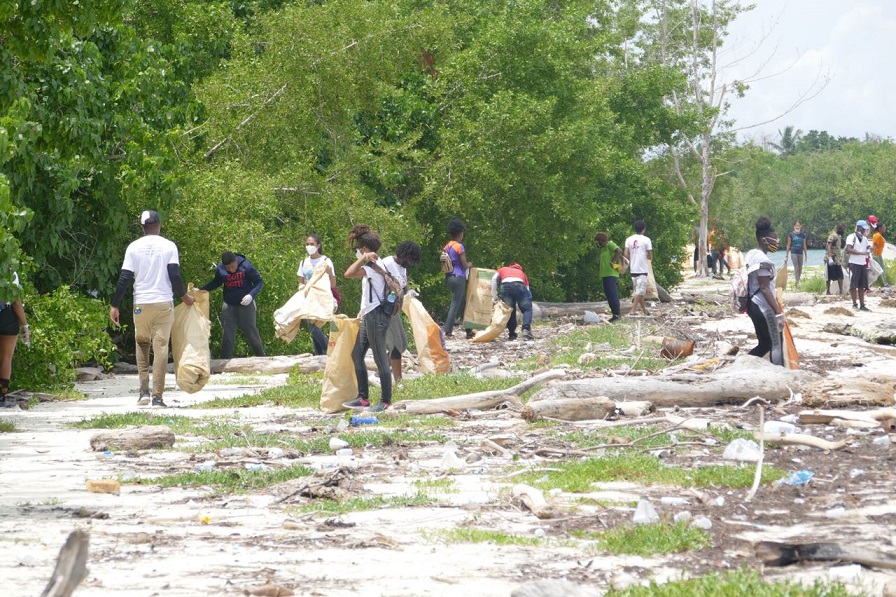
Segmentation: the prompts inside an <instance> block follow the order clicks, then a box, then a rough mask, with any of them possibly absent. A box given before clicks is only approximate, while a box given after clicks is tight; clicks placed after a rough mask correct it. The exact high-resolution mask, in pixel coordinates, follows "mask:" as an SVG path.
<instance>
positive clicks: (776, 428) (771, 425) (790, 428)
mask: <svg viewBox="0 0 896 597" xmlns="http://www.w3.org/2000/svg"><path fill="white" fill-rule="evenodd" d="M762 430H763V431H765V432H766V433H796V425H793V424H792V423H785V422H784V421H766V422H765V424H764V425H763V426H762Z"/></svg>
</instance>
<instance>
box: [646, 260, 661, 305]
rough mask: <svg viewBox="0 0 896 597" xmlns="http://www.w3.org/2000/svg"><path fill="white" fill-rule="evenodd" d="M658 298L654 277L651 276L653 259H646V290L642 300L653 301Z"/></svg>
mask: <svg viewBox="0 0 896 597" xmlns="http://www.w3.org/2000/svg"><path fill="white" fill-rule="evenodd" d="M657 298H659V295H657V293H656V278H654V277H653V261H651V260H650V259H648V260H647V292H646V293H645V294H644V300H647V301H655V300H656V299H657Z"/></svg>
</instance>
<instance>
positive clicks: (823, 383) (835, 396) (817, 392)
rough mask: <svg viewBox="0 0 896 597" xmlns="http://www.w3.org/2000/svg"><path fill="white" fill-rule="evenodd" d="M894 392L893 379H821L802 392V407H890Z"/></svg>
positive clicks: (895, 388) (895, 386)
mask: <svg viewBox="0 0 896 597" xmlns="http://www.w3.org/2000/svg"><path fill="white" fill-rule="evenodd" d="M894 392H896V379H893V378H887V379H883V378H872V379H862V378H851V379H833V378H829V379H822V380H820V381H816V382H814V383H811V384H809V385H808V386H807V387H806V388H805V389H804V390H803V405H804V406H807V407H819V406H821V407H827V408H838V407H853V406H892V405H893V404H896V401H894V399H893V395H894Z"/></svg>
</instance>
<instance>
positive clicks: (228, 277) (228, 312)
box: [201, 251, 264, 359]
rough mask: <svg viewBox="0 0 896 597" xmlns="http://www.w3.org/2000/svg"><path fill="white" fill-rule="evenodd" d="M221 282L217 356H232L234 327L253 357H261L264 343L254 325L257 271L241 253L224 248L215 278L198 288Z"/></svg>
mask: <svg viewBox="0 0 896 597" xmlns="http://www.w3.org/2000/svg"><path fill="white" fill-rule="evenodd" d="M222 284H223V285H224V306H223V311H222V312H221V327H222V328H223V329H222V331H221V358H222V359H230V358H233V345H234V342H235V340H236V330H237V328H239V329H240V331H241V332H243V336H245V337H246V341H247V342H248V343H249V346H250V347H251V348H252V352H253V353H255V356H257V357H263V356H264V344H262V342H261V334H259V333H258V326H257V325H256V324H255V320H256V316H257V314H258V309H257V308H256V305H255V299H256V298H258V293H259V292H261V289H262V287H263V286H264V282H263V281H262V279H261V274H259V273H258V270H257V269H255V266H254V265H252V262H251V261H249V260H248V259H246V256H245V255H241V254H239V253H232V252H230V251H224V252H223V253H221V263H219V264H218V267H216V268H215V277H214V278H213V279H212V281H211V282H209V283H208V284H206V285H205V286H203V287H202V288H201V290H208V291H212V290H214V289H215V288H217V287H218V286H221V285H222Z"/></svg>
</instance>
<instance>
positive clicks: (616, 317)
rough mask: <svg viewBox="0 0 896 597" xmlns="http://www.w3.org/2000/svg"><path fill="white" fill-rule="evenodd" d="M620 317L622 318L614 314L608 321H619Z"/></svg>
mask: <svg viewBox="0 0 896 597" xmlns="http://www.w3.org/2000/svg"><path fill="white" fill-rule="evenodd" d="M620 319H622V318H621V317H619V316H618V315H614V316H613V317H611V318H610V323H613V322H614V321H619V320H620Z"/></svg>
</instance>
